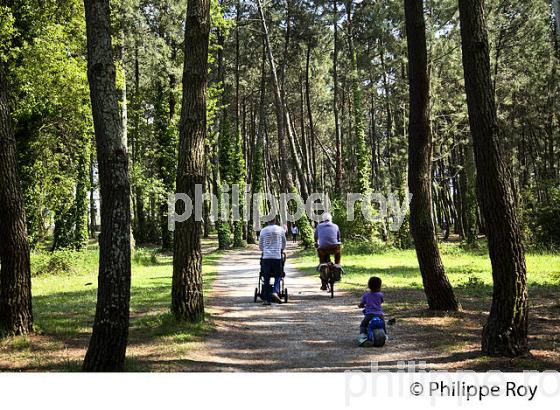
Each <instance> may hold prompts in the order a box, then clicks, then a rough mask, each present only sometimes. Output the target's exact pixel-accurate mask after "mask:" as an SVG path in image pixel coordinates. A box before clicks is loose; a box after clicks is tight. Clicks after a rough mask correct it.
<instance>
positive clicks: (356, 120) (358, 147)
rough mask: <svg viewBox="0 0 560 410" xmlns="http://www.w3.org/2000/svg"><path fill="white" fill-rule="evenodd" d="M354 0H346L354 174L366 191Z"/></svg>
mask: <svg viewBox="0 0 560 410" xmlns="http://www.w3.org/2000/svg"><path fill="white" fill-rule="evenodd" d="M352 3H353V0H347V1H346V15H347V27H348V52H349V58H350V69H351V71H352V72H351V74H350V75H351V85H352V117H353V118H352V119H353V128H354V139H353V140H352V141H353V146H354V149H355V163H356V174H355V175H354V177H355V179H354V187H355V188H354V189H356V192H359V193H366V191H367V190H368V187H369V176H370V175H369V171H368V168H369V161H368V159H367V150H366V142H365V124H364V113H363V109H362V91H361V87H360V81H359V74H358V65H357V61H356V50H355V48H354V28H353V15H352ZM350 129H352V128H350Z"/></svg>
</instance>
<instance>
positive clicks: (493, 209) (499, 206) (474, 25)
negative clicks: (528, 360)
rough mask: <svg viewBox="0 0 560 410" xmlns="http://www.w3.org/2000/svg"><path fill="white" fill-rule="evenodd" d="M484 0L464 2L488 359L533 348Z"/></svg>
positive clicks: (465, 56)
mask: <svg viewBox="0 0 560 410" xmlns="http://www.w3.org/2000/svg"><path fill="white" fill-rule="evenodd" d="M483 2H484V0H459V12H460V20H461V40H462V52H463V69H464V73H465V90H466V93H467V105H468V110H469V122H470V129H471V135H472V139H473V146H474V154H475V164H476V170H477V178H476V179H477V180H476V183H477V195H478V199H479V203H480V207H481V210H482V216H483V217H484V220H485V223H486V228H487V229H486V234H487V237H488V250H489V254H490V260H491V262H492V278H493V280H494V290H493V294H492V307H491V309H490V316H489V317H488V321H487V322H486V325H485V326H484V330H483V332H482V351H483V352H484V353H486V354H488V355H496V356H519V355H523V354H526V353H527V352H528V346H527V319H528V297H527V275H526V268H525V254H524V249H523V244H522V241H521V232H520V229H519V223H518V220H517V214H516V209H515V204H514V198H513V192H512V189H511V187H512V184H511V183H510V174H509V170H508V168H507V166H506V164H505V162H504V161H503V159H502V155H501V152H500V149H499V143H498V141H499V133H500V129H499V126H498V119H497V114H496V105H495V101H494V90H493V89H492V81H491V78H490V77H491V75H490V58H489V46H488V35H487V31H486V22H485V19H484V4H483Z"/></svg>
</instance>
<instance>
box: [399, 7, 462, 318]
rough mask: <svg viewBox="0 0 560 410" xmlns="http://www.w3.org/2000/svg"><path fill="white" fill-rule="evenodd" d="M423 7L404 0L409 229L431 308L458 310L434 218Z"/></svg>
mask: <svg viewBox="0 0 560 410" xmlns="http://www.w3.org/2000/svg"><path fill="white" fill-rule="evenodd" d="M423 7H424V2H423V0H420V1H419V0H405V16H406V36H407V43H408V61H409V93H410V114H409V115H410V118H409V132H408V147H409V148H408V149H409V152H408V167H409V169H408V185H409V189H410V192H411V194H412V201H411V203H410V228H411V231H412V236H413V238H414V244H415V247H416V255H417V256H418V264H419V265H420V272H421V273H422V282H423V284H424V291H425V292H426V297H427V299H428V306H429V308H430V309H433V310H457V309H458V308H459V304H458V303H457V299H455V295H454V294H453V289H452V288H451V284H450V283H449V280H448V279H447V275H446V274H445V269H444V267H443V262H442V261H441V257H440V254H439V249H438V245H437V240H436V235H435V228H434V222H433V218H432V190H431V189H432V137H431V133H430V125H429V113H428V110H429V79H428V57H427V51H426V27H425V23H424V9H423Z"/></svg>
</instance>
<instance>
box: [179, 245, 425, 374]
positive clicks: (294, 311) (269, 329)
mask: <svg viewBox="0 0 560 410" xmlns="http://www.w3.org/2000/svg"><path fill="white" fill-rule="evenodd" d="M294 248H295V246H294V245H292V244H290V246H289V248H288V249H287V255H288V261H287V263H286V278H285V283H286V287H287V288H288V291H289V296H290V300H289V302H288V303H287V304H282V305H276V304H273V305H272V306H270V307H268V306H262V305H261V303H260V302H259V303H254V302H253V294H254V290H255V286H256V283H257V278H258V272H259V258H260V252H259V251H258V249H257V248H256V247H249V248H246V249H243V250H238V251H231V252H228V253H227V254H226V255H225V256H224V257H223V259H222V261H221V263H220V268H219V272H218V277H217V278H216V280H215V282H214V286H213V289H212V293H211V295H210V298H209V306H208V311H209V312H210V314H211V316H212V320H213V322H214V324H215V332H213V333H212V334H211V335H208V336H207V338H206V341H205V342H204V343H203V344H202V345H201V346H199V347H198V348H196V349H194V351H193V352H192V356H191V357H190V358H189V363H190V365H189V366H188V367H189V369H185V370H187V371H226V372H230V371H302V372H303V371H306V372H307V371H344V370H351V369H352V370H358V369H361V370H369V369H370V368H371V361H383V362H384V365H383V366H380V367H382V368H393V369H394V368H395V366H396V360H402V358H403V356H407V350H408V353H409V354H410V355H411V356H412V357H413V356H414V350H415V349H414V346H406V345H403V344H400V345H399V351H398V352H397V351H396V348H395V342H396V341H398V339H399V332H398V329H397V327H395V329H390V332H391V340H390V342H388V344H387V345H386V346H385V347H384V348H382V349H375V348H369V349H365V348H359V347H357V346H356V345H355V343H354V339H355V337H356V336H357V330H358V326H359V323H360V320H361V318H362V314H361V311H360V309H358V308H357V307H356V304H357V302H358V301H357V299H356V296H355V295H354V296H352V295H349V294H347V293H345V292H341V291H336V289H335V297H334V299H331V298H330V294H328V293H326V292H323V291H321V290H320V289H319V288H320V281H319V278H318V276H315V275H313V276H309V275H303V274H302V273H300V272H298V271H297V270H296V269H295V268H294V266H293V265H292V264H291V263H290V255H291V254H292V252H293V251H294ZM397 354H398V356H399V357H397ZM409 357H410V356H409Z"/></svg>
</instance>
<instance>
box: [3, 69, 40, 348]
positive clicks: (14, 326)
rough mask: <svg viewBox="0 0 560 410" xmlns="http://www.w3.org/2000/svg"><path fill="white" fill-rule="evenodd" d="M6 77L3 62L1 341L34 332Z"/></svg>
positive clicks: (21, 199) (26, 252) (27, 260)
mask: <svg viewBox="0 0 560 410" xmlns="http://www.w3.org/2000/svg"><path fill="white" fill-rule="evenodd" d="M6 77H7V75H6V71H5V67H4V63H3V62H1V61H0V209H1V210H2V211H1V212H0V337H2V336H4V335H23V334H26V333H28V332H31V331H32V330H33V312H32V306H31V271H30V265H29V245H28V243H27V226H26V221H25V209H24V207H23V194H22V190H21V184H20V179H19V175H18V170H17V162H16V140H15V136H14V129H13V127H12V118H11V114H10V108H9V105H8V83H7V78H6Z"/></svg>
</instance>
